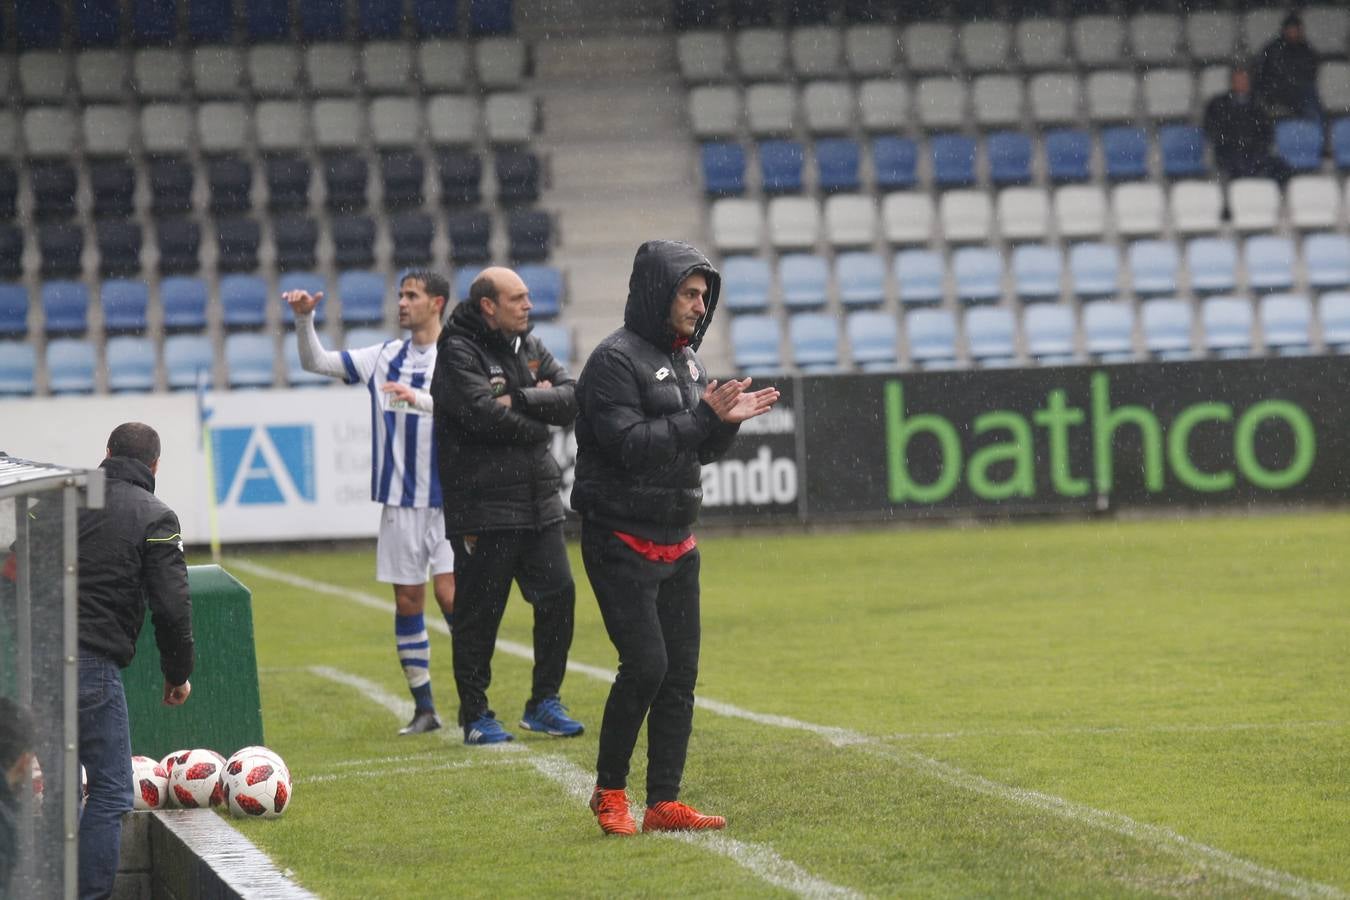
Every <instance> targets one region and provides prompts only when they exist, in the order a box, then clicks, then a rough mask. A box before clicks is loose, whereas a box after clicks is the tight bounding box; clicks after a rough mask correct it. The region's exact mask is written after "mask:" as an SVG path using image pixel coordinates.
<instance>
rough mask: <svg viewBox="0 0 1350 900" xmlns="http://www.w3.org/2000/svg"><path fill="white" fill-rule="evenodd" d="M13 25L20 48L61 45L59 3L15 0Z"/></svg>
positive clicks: (11, 22) (48, 0) (49, 0)
mask: <svg viewBox="0 0 1350 900" xmlns="http://www.w3.org/2000/svg"><path fill="white" fill-rule="evenodd" d="M13 10H14V13H13V15H14V18H13V19H11V20H10V24H11V25H13V26H14V31H15V34H16V35H17V37H18V44H19V49H20V50H36V49H39V48H43V47H59V46H61V32H62V30H63V28H64V25H63V23H62V21H61V4H59V3H53V2H51V0H15V2H14V6H13Z"/></svg>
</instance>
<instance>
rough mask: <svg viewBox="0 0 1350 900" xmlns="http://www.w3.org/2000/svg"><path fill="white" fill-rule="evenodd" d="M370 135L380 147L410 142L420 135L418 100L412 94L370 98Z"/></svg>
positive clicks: (385, 147)
mask: <svg viewBox="0 0 1350 900" xmlns="http://www.w3.org/2000/svg"><path fill="white" fill-rule="evenodd" d="M369 115H370V139H371V143H373V144H374V145H375V146H376V147H378V148H380V149H381V150H389V149H393V148H399V147H401V148H407V147H412V146H414V145H415V144H416V143H417V141H418V139H419V138H420V137H421V135H422V130H423V128H422V103H421V101H420V100H418V99H416V98H414V97H401V96H392V97H390V96H385V97H375V98H373V99H372V100H371V101H370V108H369Z"/></svg>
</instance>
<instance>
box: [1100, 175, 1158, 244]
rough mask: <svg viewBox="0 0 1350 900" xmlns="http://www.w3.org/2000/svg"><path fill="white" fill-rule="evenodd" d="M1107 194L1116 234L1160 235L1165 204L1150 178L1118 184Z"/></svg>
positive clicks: (1136, 235)
mask: <svg viewBox="0 0 1350 900" xmlns="http://www.w3.org/2000/svg"><path fill="white" fill-rule="evenodd" d="M1111 195H1112V200H1111V207H1112V210H1113V213H1114V218H1115V222H1116V232H1117V233H1118V234H1120V235H1121V236H1123V237H1138V236H1140V235H1157V234H1162V231H1163V221H1164V219H1165V218H1166V209H1165V208H1164V207H1165V206H1166V203H1165V201H1164V200H1163V192H1162V188H1160V187H1159V186H1158V185H1157V184H1154V183H1153V182H1151V181H1136V182H1130V183H1129V184H1118V185H1116V186H1115V187H1114V188H1113V189H1112V191H1111Z"/></svg>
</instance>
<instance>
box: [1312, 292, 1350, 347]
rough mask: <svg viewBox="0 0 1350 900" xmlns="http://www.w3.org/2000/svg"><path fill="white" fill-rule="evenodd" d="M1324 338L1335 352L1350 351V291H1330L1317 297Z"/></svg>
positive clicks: (1318, 315)
mask: <svg viewBox="0 0 1350 900" xmlns="http://www.w3.org/2000/svg"><path fill="white" fill-rule="evenodd" d="M1317 318H1318V319H1319V320H1321V323H1322V340H1323V341H1324V342H1325V343H1326V345H1327V350H1329V351H1331V352H1333V353H1350V292H1348V291H1329V292H1328V293H1325V294H1323V295H1322V296H1321V297H1319V298H1318V299H1317Z"/></svg>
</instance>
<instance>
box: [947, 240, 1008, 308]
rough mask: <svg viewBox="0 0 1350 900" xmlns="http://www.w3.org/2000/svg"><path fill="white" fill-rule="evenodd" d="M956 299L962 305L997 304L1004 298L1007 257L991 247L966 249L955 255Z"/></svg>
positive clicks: (953, 264) (953, 260)
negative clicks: (1004, 275) (1004, 261)
mask: <svg viewBox="0 0 1350 900" xmlns="http://www.w3.org/2000/svg"><path fill="white" fill-rule="evenodd" d="M952 273H953V274H954V276H955V278H956V297H957V299H958V300H960V301H961V302H962V303H997V302H998V300H999V298H1000V297H1001V296H1002V295H1003V283H1002V282H1003V254H1002V253H1000V252H999V251H997V250H991V249H990V248H988V247H962V248H961V249H959V250H957V251H956V252H955V253H954V254H952Z"/></svg>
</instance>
